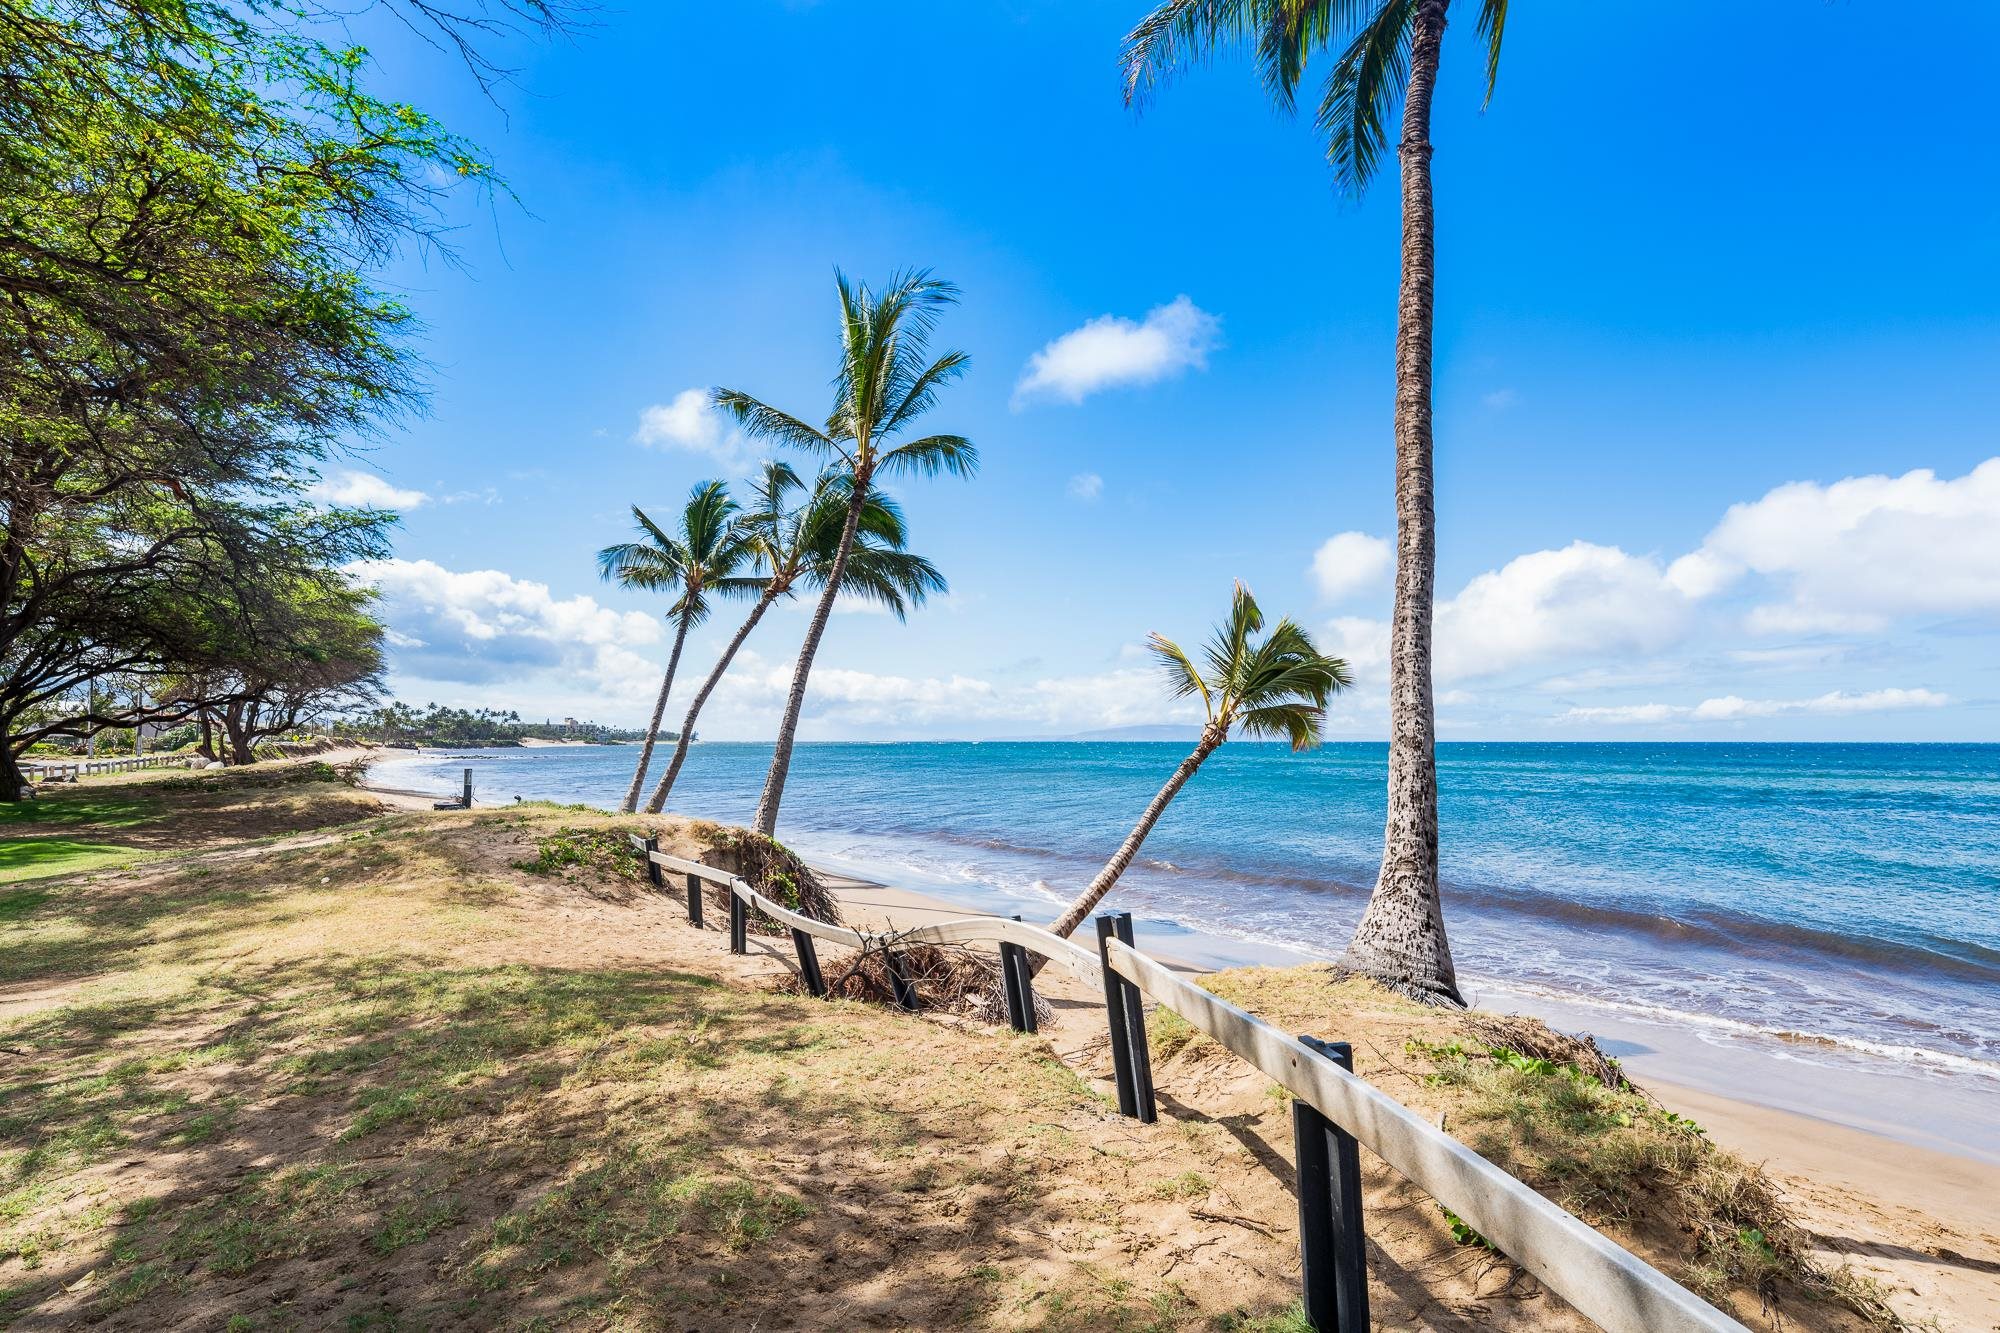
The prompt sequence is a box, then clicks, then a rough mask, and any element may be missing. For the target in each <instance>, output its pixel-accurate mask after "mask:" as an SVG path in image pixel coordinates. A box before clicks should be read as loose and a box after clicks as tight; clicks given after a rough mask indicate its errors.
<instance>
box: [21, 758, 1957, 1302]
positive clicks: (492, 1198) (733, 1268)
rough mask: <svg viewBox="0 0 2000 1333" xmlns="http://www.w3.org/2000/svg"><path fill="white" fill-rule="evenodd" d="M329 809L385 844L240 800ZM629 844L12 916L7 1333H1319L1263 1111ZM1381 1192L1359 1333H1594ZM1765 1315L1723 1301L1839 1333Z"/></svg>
mask: <svg viewBox="0 0 2000 1333" xmlns="http://www.w3.org/2000/svg"><path fill="white" fill-rule="evenodd" d="M315 791H316V794H317V795H319V796H323V797H324V798H325V799H326V801H327V802H329V804H328V805H327V806H326V807H324V809H323V812H325V813H332V812H338V813H339V815H340V816H341V817H342V818H343V819H349V820H352V817H353V816H355V815H357V814H360V813H361V808H360V807H359V806H357V805H356V804H354V802H355V801H356V800H357V799H358V800H360V801H364V802H365V801H366V798H365V797H360V796H358V794H357V793H353V792H351V791H348V790H346V789H344V788H341V787H338V786H336V785H331V784H324V783H320V784H313V783H299V784H295V785H291V786H284V787H274V788H273V789H272V790H271V791H269V792H266V793H263V794H262V795H261V796H260V795H252V796H250V797H247V798H246V799H248V800H250V801H251V802H252V803H253V804H254V803H255V802H256V801H259V800H263V799H274V800H289V799H291V797H293V796H302V795H312V794H315ZM239 794H240V793H239ZM203 795H204V798H205V799H212V800H213V801H214V802H215V804H216V806H217V808H222V807H223V806H225V805H226V804H227V799H233V798H227V799H226V798H225V793H224V792H223V790H222V788H221V787H220V786H218V788H217V789H216V791H215V792H212V793H203ZM274 818H275V817H274ZM280 822H282V821H280ZM324 822H333V821H332V820H331V819H329V820H327V821H324ZM642 823H650V824H652V825H653V826H656V827H660V828H661V829H663V831H664V833H665V835H666V838H667V841H668V843H669V844H670V845H672V846H678V847H680V848H681V849H682V850H683V851H684V852H692V851H694V850H696V849H695V847H694V846H693V844H692V843H690V842H688V841H687V835H686V830H685V828H684V827H683V826H680V825H678V824H676V823H675V822H674V821H671V820H666V821H637V820H633V819H629V818H627V819H622V820H621V819H614V818H611V817H607V816H602V815H596V814H591V813H586V812H583V811H580V810H576V809H558V808H554V807H547V806H524V807H518V808H512V809H503V810H495V811H490V812H489V811H474V812H469V813H448V814H439V815H433V814H430V813H384V812H380V811H379V809H378V810H375V811H373V812H371V813H368V814H367V815H366V817H364V818H361V819H359V820H358V821H353V822H348V823H346V824H344V825H343V826H342V827H339V828H337V829H325V828H322V827H320V826H319V825H318V824H308V825H306V827H313V828H318V829H319V831H316V832H307V833H302V834H297V835H295V836H292V837H288V838H280V839H278V840H276V841H268V842H265V843H262V844H259V845H253V846H242V847H237V848H234V849H231V848H228V847H224V848H220V849H216V850H211V851H208V852H206V853H188V852H179V853H170V854H167V855H163V857H162V859H158V860H153V861H149V862H145V863H143V864H139V865H136V866H133V867H130V868H128V869H123V870H117V871H110V872H100V873H94V874H81V875H72V876H67V877H63V878H61V879H56V880H38V881H31V882H26V883H22V884H16V885H7V886H0V1053H4V1063H0V1326H4V1327H13V1328H21V1329H28V1328H68V1327H75V1326H82V1325H91V1326H98V1327H104V1328H114V1329H116V1328H133V1329H140V1328H144V1329H154V1328H166V1327H175V1328H179V1327H188V1328H195V1327H200V1328H228V1329H263V1328H274V1329H276V1328H301V1329H318V1328H342V1327H345V1328H354V1329H361V1328H385V1329H386V1328H424V1329H433V1328H580V1329H604V1328H633V1329H708V1328H757V1329H784V1328H801V1329H804V1328H815V1329H816V1328H901V1329H935V1328H956V1327H979V1328H1036V1329H1132V1330H1138V1329H1183V1328H1189V1329H1192V1328H1206V1329H1216V1330H1241V1331H1243V1333H1249V1331H1250V1330H1279V1329H1297V1328H1302V1327H1303V1324H1302V1322H1301V1321H1300V1319H1299V1317H1298V1315H1297V1311H1296V1294H1297V1282H1298V1259H1297V1250H1296V1233H1295V1223H1296V1204H1295V1202H1294V1201H1293V1196H1292V1193H1291V1189H1292V1173H1291V1168H1290V1165H1289V1163H1290V1156H1291V1152H1290V1127H1289V1122H1290V1109H1289V1105H1288V1103H1287V1102H1286V1101H1285V1100H1284V1096H1283V1094H1282V1093H1281V1092H1280V1091H1279V1090H1277V1089H1275V1088H1274V1087H1273V1086H1272V1085H1270V1084H1269V1083H1268V1081H1266V1080H1263V1079H1261V1077H1260V1076H1256V1075H1253V1074H1250V1073H1248V1071H1247V1070H1245V1069H1244V1068H1243V1067H1242V1066H1240V1065H1236V1064H1234V1063H1233V1062H1232V1061H1230V1060H1228V1059H1227V1058H1226V1057H1225V1056H1223V1054H1222V1053H1221V1052H1219V1051H1218V1050H1216V1049H1215V1048H1213V1047H1212V1046H1210V1045H1209V1044H1208V1043H1205V1042H1202V1041H1200V1040H1196V1039H1191V1035H1192V1034H1189V1033H1178V1032H1175V1031H1173V1030H1172V1027H1171V1024H1163V1023H1159V1022H1156V1023H1155V1028H1154V1041H1155V1048H1156V1056H1157V1067H1156V1068H1157V1080H1158V1085H1159V1090H1160V1103H1161V1118H1160V1122H1159V1123H1158V1124H1156V1125H1151V1126H1146V1125H1139V1124H1137V1123H1135V1122H1132V1121H1129V1120H1125V1119H1123V1118H1121V1117H1119V1116H1118V1115H1117V1114H1116V1112H1115V1108H1114V1106H1113V1105H1112V1103H1111V1102H1110V1100H1109V1098H1108V1097H1107V1095H1106V1094H1107V1092H1108V1083H1106V1082H1105V1078H1104V1076H1105V1075H1107V1074H1108V1072H1109V1071H1108V1063H1107V1060H1106V1057H1105V1049H1104V1042H1103V1039H1102V1038H1101V1037H1098V1036H1096V1035H1095V1029H1096V1028H1098V1027H1101V1009H1099V1010H1098V1011H1097V1013H1096V1014H1095V1015H1092V1014H1091V1013H1090V1001H1089V998H1088V997H1087V996H1080V995H1074V994H1063V993H1060V992H1057V993H1054V994H1053V995H1052V999H1053V1001H1054V1004H1055V1006H1056V1009H1057V1011H1058V1014H1059V1015H1061V1016H1062V1017H1061V1020H1060V1021H1059V1022H1058V1023H1056V1024H1055V1025H1053V1026H1052V1029H1051V1031H1049V1032H1047V1033H1044V1034H1042V1035H1039V1036H1017V1035H1014V1034H1012V1033H1009V1032H1007V1031H1005V1030H1004V1029H997V1030H996V1029H992V1028H987V1027H983V1026H978V1025H973V1024H969V1023H966V1022H963V1021H959V1020H954V1019H952V1018H950V1017H948V1016H941V1015H923V1016H910V1015H905V1014H902V1013H899V1012H896V1011H893V1010H889V1009H884V1008H878V1007H875V1006H872V1005H864V1004H858V1003H848V1002H833V1003H829V1002H822V1001H814V1000H810V999H806V998H802V997H799V996H797V995H795V994H790V993H785V991H786V988H787V983H788V981H789V978H790V975H791V968H790V961H789V960H790V949H789V942H788V941H782V942H781V941H779V940H775V939H759V940H756V941H754V943H753V950H752V953H751V955H750V956H749V957H747V958H737V957H732V956H731V955H730V954H729V953H728V952H727V949H726V936H725V935H724V933H723V932H722V931H720V930H718V929H715V928H714V927H715V924H716V917H715V914H711V918H710V919H711V928H710V929H709V930H707V931H696V930H694V929H693V928H691V927H690V926H689V925H688V924H687V921H686V918H685V913H684V911H683V908H682V906H681V904H680V903H679V901H678V900H677V898H676V897H674V896H673V895H666V896H662V895H658V894H656V893H653V892H651V891H650V890H649V889H648V888H647V886H646V885H645V884H644V883H643V882H642V881H641V880H640V879H639V877H638V876H637V874H636V871H635V868H634V865H633V863H632V862H631V861H630V860H629V859H628V858H625V857H624V856H622V855H621V854H619V853H618V850H617V849H618V845H619V840H620V838H621V836H622V831H623V830H625V829H627V828H637V827H640V826H641V825H642ZM243 826H244V828H245V829H246V830H248V829H263V828H266V827H268V826H269V825H268V823H267V822H264V819H263V817H261V816H260V817H248V816H246V817H245V818H244V825H243ZM781 946H782V947H781ZM1045 975H1047V974H1045ZM1215 984H1216V988H1217V989H1218V990H1222V989H1224V987H1225V985H1228V986H1231V987H1234V988H1235V989H1234V992H1233V998H1237V999H1238V1001H1239V1002H1240V1003H1246V1004H1248V1005H1250V1006H1251V1007H1253V1008H1260V1009H1265V1010H1270V1011H1272V1014H1271V1016H1273V1017H1274V1018H1278V1019H1282V1021H1286V1022H1289V1023H1294V1024H1295V1025H1298V1026H1300V1027H1301V1028H1302V1030H1324V1031H1327V1032H1328V1034H1329V1035H1332V1034H1333V1033H1334V1032H1335V1031H1338V1032H1339V1034H1340V1035H1343V1036H1347V1037H1349V1038H1350V1039H1353V1040H1355V1042H1356V1047H1357V1055H1358V1063H1359V1065H1360V1068H1361V1071H1362V1072H1363V1073H1364V1074H1365V1075H1367V1076H1368V1077H1370V1078H1373V1079H1377V1080H1378V1081H1379V1082H1382V1083H1383V1084H1384V1086H1388V1087H1390V1089H1391V1091H1393V1092H1394V1093H1395V1094H1396V1095H1398V1096H1400V1097H1404V1098H1405V1099H1406V1100H1409V1101H1411V1103H1412V1104H1414V1105H1419V1106H1423V1107H1426V1108H1427V1109H1428V1108H1430V1107H1432V1106H1436V1107H1437V1108H1438V1109H1441V1110H1444V1111H1445V1112H1446V1114H1454V1112H1452V1111H1450V1109H1449V1108H1450V1106H1451V1105H1452V1104H1453V1103H1452V1097H1453V1096H1454V1095H1455V1094H1454V1093H1453V1091H1452V1087H1451V1085H1450V1078H1452V1077H1455V1076H1456V1075H1454V1074H1453V1071H1454V1070H1456V1069H1458V1067H1459V1065H1461V1064H1464V1063H1465V1057H1463V1056H1461V1055H1455V1054H1451V1053H1450V1052H1449V1051H1447V1050H1446V1049H1445V1047H1444V1045H1443V1044H1442V1043H1439V1044H1436V1045H1434V1046H1433V1045H1423V1044H1421V1043H1422V1042H1423V1041H1428V1040H1429V1039H1428V1038H1424V1037H1423V1035H1422V1034H1423V1032H1425V1031H1428V1030H1430V1029H1428V1028H1425V1027H1424V1024H1426V1023H1429V1022H1431V1021H1432V1019H1431V1018H1429V1017H1427V1016H1426V1015H1425V1014H1424V1013H1422V1012H1420V1011H1412V1010H1410V1009H1409V1008H1408V1007H1407V1006H1403V1005H1401V1004H1399V1003H1398V1002H1396V1001H1393V1000H1390V999H1388V998H1387V997H1384V996H1382V995H1381V994H1380V993H1379V992H1373V991H1372V990H1361V989H1356V988H1354V987H1352V986H1351V985H1350V986H1347V987H1338V988H1337V987H1334V986H1332V985H1331V983H1330V982H1328V981H1327V979H1325V978H1323V977H1320V978H1314V977H1310V976H1302V975H1301V974H1300V973H1299V972H1298V971H1297V970H1294V971H1292V972H1288V973H1283V974H1259V973H1257V972H1254V971H1253V972H1251V973H1246V974H1242V975H1240V976H1238V977H1235V978H1233V979H1232V978H1224V979H1220V980H1218V981H1217V982H1216V983H1215ZM1225 993H1231V992H1225ZM1301 1005H1306V1006H1307V1007H1309V1008H1310V1007H1313V1006H1316V1011H1315V1012H1310V1013H1300V1012H1297V1010H1298V1009H1299V1007H1300V1006H1301ZM1437 1031H1438V1032H1439V1034H1440V1035H1443V1034H1444V1029H1443V1028H1439V1029H1437ZM1412 1035H1414V1036H1416V1037H1417V1038H1419V1039H1420V1044H1419V1046H1418V1047H1416V1048H1415V1049H1416V1051H1417V1053H1416V1054H1412V1053H1411V1048H1409V1047H1408V1045H1407V1043H1408V1042H1409V1041H1410V1039H1411V1037H1412ZM1439 1052H1444V1053H1443V1054H1440V1053H1439ZM1477 1077H1479V1078H1481V1079H1489V1081H1490V1075H1489V1073H1487V1072H1484V1069H1483V1066H1482V1069H1481V1071H1479V1072H1477ZM1510 1077H1511V1076H1510ZM1524 1077H1525V1076H1524ZM1563 1086H1565V1087H1566V1086H1568V1085H1567V1083H1565V1084H1564V1085H1563ZM1449 1127H1451V1128H1452V1129H1453V1131H1454V1132H1459V1133H1461V1134H1462V1135H1463V1133H1464V1131H1462V1130H1461V1129H1460V1128H1459V1126H1458V1125H1457V1124H1456V1123H1453V1124H1451V1125H1450V1126H1449ZM1481 1128H1482V1132H1487V1133H1493V1132H1498V1130H1500V1129H1504V1126H1495V1125H1492V1124H1487V1125H1484V1126H1482V1127H1481ZM1367 1183H1368V1188H1367V1193H1368V1208H1369V1214H1368V1217H1369V1234H1370V1245H1369V1254H1368V1261H1369V1269H1370V1274H1371V1291H1372V1297H1373V1302H1374V1314H1375V1318H1376V1321H1377V1323H1378V1326H1381V1327H1385V1328H1426V1329H1441V1330H1468V1329H1475V1328H1477V1329H1487V1328H1516V1329H1528V1328H1532V1329H1565V1328H1572V1327H1582V1326H1583V1325H1582V1323H1581V1321H1580V1320H1578V1319H1577V1318H1576V1317H1575V1316H1574V1315H1573V1314H1572V1313H1570V1312H1568V1311H1567V1310H1566V1309H1564V1308H1563V1307H1561V1305H1560V1303H1559V1302H1557V1301H1556V1300H1554V1298H1553V1297H1551V1296H1550V1295H1548V1294H1547V1293H1546V1292H1544V1291H1542V1290H1541V1289H1540V1288H1539V1286H1538V1284H1536V1283H1535V1282H1534V1281H1533V1279H1531V1278H1528V1277H1526V1276H1525V1275H1523V1274H1521V1273H1520V1272H1518V1271H1517V1270H1515V1269H1514V1268H1513V1266H1512V1265H1511V1264H1509V1263H1508V1262H1507V1261H1506V1260H1505V1259H1504V1258H1502V1257H1501V1256H1498V1255H1496V1254H1494V1253H1492V1252H1491V1251H1490V1250H1488V1249H1485V1248H1483V1247H1482V1246H1481V1245H1479V1244H1478V1243H1477V1238H1476V1237H1475V1238H1474V1239H1473V1240H1472V1241H1467V1240H1466V1238H1465V1237H1463V1236H1458V1235H1454V1233H1453V1230H1452V1225H1451V1219H1449V1218H1448V1217H1446V1216H1445V1215H1443V1214H1442V1213H1441V1210H1439V1209H1438V1208H1437V1207H1436V1205H1435V1204H1434V1203H1432V1202H1431V1201H1429V1200H1428V1199H1426V1198H1424V1197H1423V1196H1421V1195H1420V1194H1419V1193H1418V1192H1416V1191H1414V1190H1413V1189H1412V1188H1411V1187H1410V1186H1408V1185H1407V1184H1404V1183H1401V1182H1399V1181H1396V1180H1394V1179H1392V1178H1391V1177H1390V1175H1389V1174H1388V1173H1387V1172H1386V1170H1384V1169H1383V1168H1382V1167H1381V1166H1380V1164H1379V1163H1373V1162H1372V1160H1371V1161H1370V1163H1369V1169H1368V1174H1367ZM1619 1212H1620V1210H1619V1209H1617V1208H1608V1209H1607V1210H1606V1213H1607V1216H1606V1217H1605V1219H1604V1221H1605V1222H1606V1224H1607V1225H1610V1226H1612V1227H1613V1228H1614V1230H1616V1229H1617V1228H1618V1227H1619V1226H1621V1225H1622V1226H1623V1228H1624V1234H1625V1236H1626V1238H1627V1239H1629V1240H1631V1241H1632V1242H1633V1243H1635V1244H1637V1245H1639V1246H1640V1248H1642V1250H1650V1252H1651V1253H1652V1255H1653V1257H1654V1258H1655V1261H1656V1262H1659V1263H1662V1264H1663V1265H1676V1264H1682V1263H1685V1262H1687V1260H1688V1257H1689V1253H1690V1250H1689V1244H1688V1240H1687V1238H1686V1237H1675V1236H1673V1235H1665V1234H1657V1228H1655V1227H1652V1226H1651V1223H1650V1222H1649V1220H1648V1219H1649V1218H1652V1217H1653V1216H1654V1214H1651V1213H1647V1212H1646V1211H1645V1209H1644V1208H1643V1207H1634V1208H1630V1209H1626V1210H1624V1215H1623V1216H1622V1217H1621V1216H1617V1215H1616V1214H1618V1213H1619ZM1593 1220H1597V1219H1593ZM1989 1240H1990V1238H1989ZM1760 1242H1761V1237H1760ZM1746 1243H1747V1242H1746ZM1966 1243H1967V1244H1977V1243H1978V1242H1977V1241H1976V1239H1975V1240H1973V1241H1968V1242H1966ZM1670 1271H1672V1270H1671V1268H1670ZM1763 1285H1764V1291H1763V1293H1762V1297H1761V1298H1760V1296H1759V1292H1758V1289H1757V1286H1756V1285H1755V1284H1754V1283H1752V1282H1750V1281H1748V1280H1747V1279H1746V1280H1735V1281H1730V1280H1725V1281H1724V1282H1723V1286H1722V1288H1721V1289H1720V1291H1719V1297H1718V1298H1719V1299H1722V1300H1725V1301H1727V1302H1729V1303H1731V1304H1732V1306H1733V1308H1734V1309H1735V1311H1736V1313H1737V1314H1738V1315H1739V1316H1740V1317H1744V1318H1745V1319H1746V1320H1747V1321H1748V1322H1750V1323H1752V1324H1753V1326H1756V1327H1760V1328H1776V1327H1779V1326H1781V1321H1782V1326H1783V1327H1790V1328H1854V1327H1862V1326H1864V1320H1863V1319H1862V1318H1861V1317H1860V1316H1858V1315H1856V1314H1854V1313H1852V1312H1850V1311H1849V1310H1847V1309H1845V1308H1843V1307H1841V1306H1840V1305H1838V1303H1837V1302H1834V1301H1832V1300H1830V1299H1828V1298H1826V1296H1825V1294H1824V1293H1817V1292H1808V1291H1802V1290H1800V1289H1798V1288H1797V1287H1796V1285H1795V1284H1789V1283H1787V1282H1776V1281H1774V1282H1766V1283H1764V1284H1763ZM1773 1298H1775V1299H1777V1301H1778V1302H1779V1303H1778V1305H1777V1306H1776V1307H1775V1308H1773V1307H1771V1306H1770V1305H1769V1301H1770V1300H1772V1299H1773ZM1760 1307H1761V1308H1760Z"/></svg>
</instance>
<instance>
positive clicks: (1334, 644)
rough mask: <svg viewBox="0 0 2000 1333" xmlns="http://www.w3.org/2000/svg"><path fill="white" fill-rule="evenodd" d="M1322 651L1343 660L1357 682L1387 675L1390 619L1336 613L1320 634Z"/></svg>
mask: <svg viewBox="0 0 2000 1333" xmlns="http://www.w3.org/2000/svg"><path fill="white" fill-rule="evenodd" d="M1319 647H1320V651H1321V652H1325V653H1331V654H1332V655H1333V656H1335V657H1338V658H1340V659H1342V660H1343V661H1345V662H1346V663H1347V666H1348V670H1350V671H1352V672H1353V673H1354V679H1355V682H1356V683H1357V684H1360V683H1363V682H1368V683H1374V684H1380V683H1381V682H1383V681H1386V680H1387V679H1388V678H1389V622H1388V621H1386V620H1370V619H1368V618H1367V617H1366V616H1336V617H1334V618H1333V619H1332V620H1330V621H1328V622H1327V625H1326V629H1325V631H1324V632H1323V633H1322V634H1321V635H1320V641H1319Z"/></svg>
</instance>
